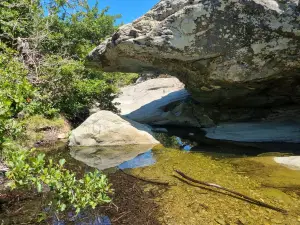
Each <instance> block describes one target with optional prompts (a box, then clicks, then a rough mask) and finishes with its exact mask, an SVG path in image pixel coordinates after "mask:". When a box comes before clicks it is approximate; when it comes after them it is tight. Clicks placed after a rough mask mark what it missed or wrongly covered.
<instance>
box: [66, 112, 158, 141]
mask: <svg viewBox="0 0 300 225" xmlns="http://www.w3.org/2000/svg"><path fill="white" fill-rule="evenodd" d="M158 143H159V142H158V141H157V140H156V139H155V138H154V137H153V136H152V133H151V128H149V127H148V126H147V125H143V124H140V123H137V122H135V121H131V120H129V119H127V118H122V117H120V116H118V115H116V114H114V113H112V112H110V111H99V112H97V113H94V114H93V115H91V116H90V117H89V118H88V119H87V120H86V121H84V122H83V123H82V124H81V125H80V126H79V127H77V128H76V129H75V130H73V131H72V133H71V136H70V143H69V145H70V146H113V145H114V146H117V145H141V144H158Z"/></svg>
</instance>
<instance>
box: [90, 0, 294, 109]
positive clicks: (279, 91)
mask: <svg viewBox="0 0 300 225" xmlns="http://www.w3.org/2000/svg"><path fill="white" fill-rule="evenodd" d="M298 4H299V3H298V1H295V0H286V1H279V0H250V1H236V0H227V1H223V0H215V1H207V0H176V1H175V0H174V1H170V0H161V1H160V2H159V3H158V4H156V5H155V6H154V7H153V8H152V9H151V10H150V11H149V12H148V13H146V14H145V15H144V16H142V17H141V18H139V19H137V20H135V21H134V22H133V23H130V24H126V25H124V26H122V27H120V28H119V30H118V31H117V32H116V33H115V34H114V35H113V36H112V37H111V38H108V39H107V40H106V41H105V42H103V43H102V44H101V45H99V46H98V47H97V48H95V49H94V50H93V51H92V52H91V53H90V55H89V57H88V60H89V64H90V65H92V66H96V67H99V68H101V69H102V70H104V71H123V72H143V71H158V72H166V73H169V74H171V75H174V76H177V77H178V78H179V79H180V80H181V81H182V82H183V83H184V84H185V85H186V87H187V90H188V91H190V93H191V94H192V97H193V98H194V99H196V100H197V101H199V102H200V103H201V104H206V103H207V104H214V105H218V106H219V107H224V106H228V107H232V108H235V107H240V108H247V109H252V108H256V109H257V110H261V107H271V106H272V107H274V106H281V105H289V104H299V103H300V84H299V83H300V81H299V80H300V77H299V74H300V72H299V70H300V57H299V56H300V52H299V51H300V16H299V13H300V11H299V5H298Z"/></svg>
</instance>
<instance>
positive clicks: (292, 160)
mask: <svg viewBox="0 0 300 225" xmlns="http://www.w3.org/2000/svg"><path fill="white" fill-rule="evenodd" d="M274 160H275V162H277V163H279V164H282V165H284V166H287V167H288V168H290V169H294V170H300V156H289V157H275V158H274Z"/></svg>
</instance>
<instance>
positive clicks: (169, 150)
mask: <svg viewBox="0 0 300 225" xmlns="http://www.w3.org/2000/svg"><path fill="white" fill-rule="evenodd" d="M175 133H176V132H172V133H171V136H169V135H166V134H159V135H158V136H159V137H158V139H159V140H160V141H161V143H163V144H164V146H166V147H164V146H163V145H157V146H154V147H149V146H122V148H123V149H125V150H126V152H127V153H126V154H124V156H123V155H122V157H123V159H126V158H127V157H129V158H130V154H131V153H130V152H131V151H133V152H135V153H136V152H137V151H140V152H139V154H138V156H137V157H135V158H133V159H129V160H126V161H125V162H119V161H118V162H115V160H114V157H110V156H109V155H107V152H109V151H115V150H116V149H117V151H119V150H120V147H117V148H114V147H109V149H107V148H105V149H104V148H103V149H101V148H97V149H91V148H89V149H88V150H84V151H77V150H76V151H75V152H74V150H70V149H68V147H65V145H63V144H62V145H57V146H53V147H51V148H48V149H47V152H48V154H49V155H52V156H53V157H54V158H57V159H59V158H65V159H66V160H67V167H68V168H70V169H72V170H73V171H76V172H77V173H79V174H83V173H85V172H87V171H91V170H92V169H93V168H98V169H101V170H103V172H104V173H106V174H108V177H109V179H110V181H111V183H112V184H113V188H114V189H115V195H114V196H113V202H114V204H113V205H112V204H110V205H109V206H100V207H98V208H96V209H95V210H93V211H92V212H90V211H89V212H85V213H83V214H81V215H79V216H78V217H77V218H75V219H74V217H72V219H70V218H71V216H69V217H68V216H67V217H66V218H64V219H62V220H61V221H58V220H57V219H56V218H55V217H53V219H52V221H50V222H48V224H51V223H52V224H56V225H62V224H91V225H92V224H93V225H94V224H95V225H109V224H132V225H142V224H168V225H179V224H186V225H199V224H205V225H206V224H211V225H214V224H221V225H227V224H230V225H231V224H238V225H243V224H245V225H246V224H247V225H248V224H250V225H251V224H253V225H258V224H263V225H273V224H288V225H297V224H300V171H299V170H292V169H289V168H287V167H285V166H282V165H279V164H277V163H276V162H275V161H274V159H273V158H274V156H278V155H282V153H278V152H267V153H266V152H263V151H262V148H253V147H249V146H235V147H234V148H233V149H232V151H230V146H231V145H229V144H226V145H224V146H225V147H224V148H223V150H224V149H225V151H221V150H222V148H221V149H220V145H218V146H216V145H208V144H207V143H205V144H204V143H203V145H202V144H201V143H200V142H196V141H195V140H196V139H195V138H191V139H189V140H188V139H184V138H183V139H181V138H178V136H172V135H174V134H175ZM188 133H189V135H187V136H194V135H193V132H191V131H189V132H188ZM221 146H222V145H221ZM250 149H252V152H251V151H250ZM254 149H259V151H258V152H253V151H254ZM128 152H129V153H128ZM247 152H250V153H252V154H247ZM70 153H71V154H70ZM293 153H295V152H293ZM122 154H123V153H122ZM285 154H287V152H285ZM290 154H291V153H290ZM103 155H104V156H105V157H103ZM72 156H73V157H72ZM120 169H122V170H124V171H125V172H126V173H129V174H132V175H134V176H136V177H140V178H144V179H150V180H159V181H164V182H169V183H170V184H171V186H170V187H167V188H166V187H162V186H159V185H153V184H150V183H147V182H143V181H140V180H138V179H135V178H133V177H130V176H128V175H126V174H125V173H123V172H121V171H120ZM175 169H179V170H181V171H183V172H184V173H185V174H187V175H189V176H190V177H193V178H195V179H198V180H200V181H205V182H210V183H215V184H219V185H222V186H223V187H226V188H228V189H231V190H235V191H238V192H240V193H243V194H245V195H247V196H249V197H252V198H254V199H257V200H259V201H262V202H265V203H267V204H270V205H273V206H275V207H279V208H283V209H285V210H287V211H288V213H287V214H283V213H280V212H277V211H274V210H272V209H268V208H264V207H261V206H258V205H256V204H253V203H250V202H247V201H245V200H243V199H241V198H239V197H237V196H233V195H231V194H228V193H226V192H224V191H221V190H218V189H215V188H211V187H204V186H201V185H190V184H188V183H187V182H183V181H182V180H181V179H179V178H178V177H176V176H174V175H175V173H174V170H175ZM38 201H39V199H38V198H37V199H32V200H27V201H23V202H20V205H19V207H23V208H25V209H26V210H24V211H25V216H24V213H23V214H18V213H15V214H14V216H13V217H12V216H8V215H7V214H2V215H1V214H0V218H4V221H5V223H4V224H22V223H21V222H20V221H26V218H27V217H32V216H33V215H36V214H37V213H38V210H41V209H40V207H39V206H38V204H37V202H38ZM39 205H40V204H39ZM24 224H26V223H24ZM27 224H28V223H27Z"/></svg>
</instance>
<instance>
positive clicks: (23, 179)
mask: <svg viewBox="0 0 300 225" xmlns="http://www.w3.org/2000/svg"><path fill="white" fill-rule="evenodd" d="M5 148H6V162H7V165H8V167H9V168H10V171H9V172H8V173H7V177H8V178H9V179H10V180H11V183H10V187H11V188H12V189H14V188H17V187H18V188H26V189H31V188H35V189H36V190H37V191H38V192H42V189H43V187H45V186H48V188H49V189H50V194H51V196H52V197H51V201H50V202H49V205H50V206H51V208H52V209H53V210H54V211H57V212H59V211H61V212H63V211H65V209H67V208H68V209H72V208H74V210H75V211H76V213H79V212H80V211H81V210H82V209H86V208H87V207H91V208H95V207H96V206H97V205H101V204H104V203H108V202H110V201H111V199H110V197H109V194H110V193H112V189H111V185H110V184H109V183H108V180H107V178H106V176H105V175H104V174H101V173H100V172H99V171H98V170H95V171H94V172H90V173H86V174H85V175H84V176H83V177H82V178H81V179H77V178H76V175H75V174H74V173H72V172H71V171H69V170H67V169H65V168H64V163H65V160H64V159H61V160H60V161H59V163H58V164H55V163H54V162H53V161H52V160H51V159H50V160H46V159H45V154H43V153H37V152H35V151H34V150H31V151H27V150H22V149H19V148H18V147H16V146H14V145H12V144H11V143H7V144H6V146H5Z"/></svg>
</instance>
